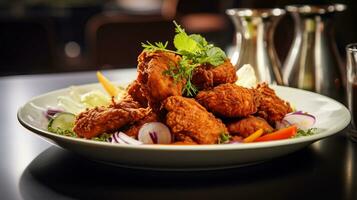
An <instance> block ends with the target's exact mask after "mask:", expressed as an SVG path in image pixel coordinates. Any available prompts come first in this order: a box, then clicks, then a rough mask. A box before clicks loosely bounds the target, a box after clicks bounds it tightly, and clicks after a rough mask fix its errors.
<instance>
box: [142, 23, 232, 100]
mask: <svg viewBox="0 0 357 200" xmlns="http://www.w3.org/2000/svg"><path fill="white" fill-rule="evenodd" d="M173 23H174V24H175V32H176V35H175V37H174V40H173V43H174V46H175V48H176V51H172V50H169V49H167V45H168V42H165V43H162V42H155V43H154V44H152V43H150V42H147V43H142V46H143V48H144V50H145V51H150V52H154V51H166V52H172V53H176V54H179V55H181V60H180V62H179V64H178V66H177V67H170V68H169V69H168V70H167V71H165V74H166V75H169V76H171V77H173V78H174V80H175V81H180V80H186V84H185V86H184V88H183V91H182V93H183V94H186V95H187V96H194V95H195V94H196V93H197V91H198V90H197V88H196V86H195V85H194V84H193V83H192V76H193V72H194V71H195V68H196V67H198V66H201V65H205V64H209V65H212V66H214V67H215V66H218V65H221V64H222V63H224V61H225V60H226V59H227V56H226V54H225V53H224V51H223V50H222V49H220V48H218V47H215V46H214V45H213V44H210V43H208V42H207V40H206V39H205V38H204V37H202V36H201V35H198V34H190V35H188V34H187V33H186V32H185V30H184V29H183V28H182V27H181V26H180V25H179V24H177V23H176V22H175V21H174V22H173Z"/></svg>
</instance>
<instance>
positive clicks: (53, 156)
mask: <svg viewBox="0 0 357 200" xmlns="http://www.w3.org/2000/svg"><path fill="white" fill-rule="evenodd" d="M318 162H319V158H318V154H317V152H316V151H315V150H314V148H311V147H308V148H306V149H304V150H301V151H299V152H296V153H293V154H291V155H289V156H285V157H282V158H279V159H275V160H272V161H269V162H265V163H262V164H258V165H255V166H249V167H241V168H235V169H230V170H220V171H203V172H198V171H197V172H160V171H144V170H133V169H126V168H119V167H114V166H109V165H103V164H100V163H96V162H92V161H89V160H86V159H84V158H81V157H79V156H77V155H74V154H72V153H70V152H68V151H66V150H62V149H59V148H57V147H51V148H49V149H47V150H46V151H44V152H43V153H42V154H40V155H39V156H38V157H37V158H36V159H34V160H33V161H32V162H31V163H30V165H29V166H28V167H27V168H26V169H25V171H24V173H23V175H22V176H21V179H20V184H19V189H20V193H21V195H22V197H23V198H24V199H52V197H57V198H58V197H59V196H61V197H63V198H80V199H83V198H84V199H87V198H90V199H118V198H120V199H122V198H123V199H142V198H143V197H146V199H186V198H189V199H193V198H194V199H195V198H200V199H201V198H205V199H219V198H225V197H226V198H228V197H237V198H242V197H243V199H245V198H249V199H261V198H264V197H266V193H270V194H275V195H274V196H270V197H269V199H285V198H286V197H287V196H291V194H292V193H295V192H296V191H298V190H299V188H300V187H304V186H305V181H306V177H313V175H314V173H315V169H316V166H317V164H318ZM287 163H289V165H288V164H287ZM286 166H290V167H289V168H287V167H286ZM253 184H254V187H252V185H253ZM41 191H43V192H41ZM41 195H44V196H41ZM303 196H304V194H296V197H300V198H302V197H303Z"/></svg>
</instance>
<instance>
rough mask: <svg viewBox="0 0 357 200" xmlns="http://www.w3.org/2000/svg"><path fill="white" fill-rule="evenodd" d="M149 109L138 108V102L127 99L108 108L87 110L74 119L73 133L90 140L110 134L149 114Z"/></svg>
mask: <svg viewBox="0 0 357 200" xmlns="http://www.w3.org/2000/svg"><path fill="white" fill-rule="evenodd" d="M149 111H150V110H149V109H145V108H140V104H139V103H138V102H135V101H133V99H132V98H130V97H127V98H125V99H124V100H122V101H121V102H119V103H114V102H113V103H112V104H111V105H110V106H108V107H104V106H102V107H96V108H93V109H87V110H86V111H84V112H82V113H80V114H79V115H77V117H76V121H75V125H74V128H73V131H74V132H75V133H76V134H77V135H78V136H79V137H85V138H88V139H90V138H92V137H95V136H98V135H100V134H102V133H105V132H107V133H108V132H112V131H115V130H117V129H119V128H121V127H123V126H124V125H126V124H129V123H133V122H136V121H138V120H140V119H142V118H144V117H145V116H146V115H148V113H149Z"/></svg>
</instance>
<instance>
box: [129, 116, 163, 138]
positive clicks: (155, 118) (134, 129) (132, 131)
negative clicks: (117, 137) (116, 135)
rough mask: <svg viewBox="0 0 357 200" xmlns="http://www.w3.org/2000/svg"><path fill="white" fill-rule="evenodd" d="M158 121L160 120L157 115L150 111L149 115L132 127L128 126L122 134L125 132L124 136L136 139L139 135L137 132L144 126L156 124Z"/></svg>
mask: <svg viewBox="0 0 357 200" xmlns="http://www.w3.org/2000/svg"><path fill="white" fill-rule="evenodd" d="M158 121H160V119H159V117H158V116H157V114H155V113H154V112H153V111H150V113H149V114H148V115H147V116H146V117H144V118H143V119H141V120H139V121H137V122H135V123H134V124H133V125H131V126H129V128H127V129H126V130H124V131H123V132H125V134H127V135H129V136H131V137H135V138H137V137H138V134H139V130H140V128H141V127H142V126H143V125H144V124H146V123H149V122H158Z"/></svg>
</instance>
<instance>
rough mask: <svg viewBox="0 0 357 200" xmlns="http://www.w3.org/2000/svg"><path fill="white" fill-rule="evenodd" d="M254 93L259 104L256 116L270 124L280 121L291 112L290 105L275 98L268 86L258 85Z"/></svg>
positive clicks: (264, 84)
mask: <svg viewBox="0 0 357 200" xmlns="http://www.w3.org/2000/svg"><path fill="white" fill-rule="evenodd" d="M254 93H255V96H256V98H257V101H259V102H260V105H259V106H258V113H257V115H258V116H260V117H262V118H264V119H266V120H267V121H268V122H269V123H270V124H274V123H275V122H276V121H281V120H282V119H283V118H284V116H285V115H286V114H288V113H289V112H292V109H291V107H290V104H289V103H288V102H285V101H283V100H282V99H280V98H279V97H278V96H276V94H275V92H274V90H273V89H271V88H269V86H268V84H266V83H261V84H259V85H258V86H257V88H256V89H255V92H254Z"/></svg>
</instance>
